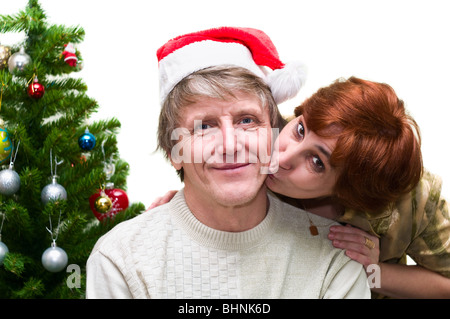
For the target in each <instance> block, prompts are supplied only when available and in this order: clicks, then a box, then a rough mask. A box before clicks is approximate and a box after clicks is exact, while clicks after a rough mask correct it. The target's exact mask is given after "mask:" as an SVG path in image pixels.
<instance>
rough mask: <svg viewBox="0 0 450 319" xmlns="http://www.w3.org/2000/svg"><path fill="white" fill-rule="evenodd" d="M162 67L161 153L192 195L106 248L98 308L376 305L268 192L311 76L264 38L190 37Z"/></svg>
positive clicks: (183, 194) (107, 240) (95, 258)
mask: <svg viewBox="0 0 450 319" xmlns="http://www.w3.org/2000/svg"><path fill="white" fill-rule="evenodd" d="M158 58H159V70H160V84H161V92H160V93H161V102H162V109H161V115H160V123H159V129H158V143H159V144H158V145H159V148H160V149H162V150H163V151H164V153H165V154H166V156H167V158H168V159H169V160H170V161H171V163H172V165H173V166H174V167H175V169H176V170H177V172H178V174H179V175H180V178H181V179H182V180H183V181H184V189H183V190H181V191H179V192H178V193H177V194H176V195H175V197H174V198H173V199H172V200H171V201H170V202H169V203H167V204H165V205H162V206H159V207H157V208H155V209H153V210H151V211H150V212H148V213H146V214H142V215H140V216H138V217H136V218H134V219H132V220H130V221H126V222H123V223H121V224H119V225H118V226H116V227H115V228H114V229H113V230H111V231H110V232H109V233H108V234H106V235H105V236H103V237H102V238H101V239H100V240H99V242H98V243H97V245H96V246H95V248H94V250H93V251H92V254H91V256H90V258H89V260H88V264H87V270H88V273H87V297H88V298H369V297H370V292H369V288H368V284H367V278H366V274H365V271H364V269H363V268H362V266H361V265H360V264H358V263H356V262H354V261H351V260H350V259H349V258H348V257H346V256H345V254H344V252H343V251H342V250H338V249H335V248H333V247H332V245H331V243H330V242H329V240H328V239H327V238H326V237H325V235H324V236H322V235H317V234H313V233H310V231H309V228H308V227H309V221H308V215H307V213H306V212H305V211H303V210H299V209H297V208H294V207H292V206H290V205H288V204H286V203H283V202H281V201H280V200H279V199H277V198H276V197H274V196H272V195H271V194H268V193H267V190H266V188H265V186H264V180H265V177H266V175H265V174H264V172H265V168H266V167H267V166H268V165H269V161H268V155H267V154H269V155H270V152H271V145H272V128H279V127H281V126H282V118H281V116H280V114H279V112H278V109H277V105H276V103H277V102H281V101H283V100H285V99H287V98H290V97H292V96H293V95H295V94H296V92H297V91H298V89H299V86H300V84H301V82H302V81H301V79H299V78H298V77H299V75H300V74H301V72H299V71H297V70H296V69H294V71H292V70H290V71H288V70H287V69H288V66H286V67H285V65H284V64H283V63H281V61H280V60H279V59H278V54H277V52H276V50H275V48H274V46H273V44H272V42H271V41H270V39H269V38H268V37H267V35H265V34H264V33H263V32H261V31H259V30H255V29H244V28H228V27H225V28H218V29H211V30H206V31H201V32H196V33H191V34H187V35H183V36H180V37H178V38H175V39H172V40H170V41H169V42H168V43H166V44H165V45H164V46H163V47H161V48H160V50H158ZM265 68H270V69H272V70H275V71H268V70H265ZM292 83H293V84H292ZM274 98H275V99H274ZM309 218H311V219H313V221H314V224H315V225H318V227H323V228H328V227H329V226H330V225H331V224H333V222H332V221H330V220H327V219H324V218H321V217H319V216H313V215H311V216H309ZM322 233H323V234H326V233H327V232H325V231H323V232H320V234H322Z"/></svg>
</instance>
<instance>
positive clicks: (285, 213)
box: [272, 196, 339, 241]
mask: <svg viewBox="0 0 450 319" xmlns="http://www.w3.org/2000/svg"><path fill="white" fill-rule="evenodd" d="M272 201H273V202H274V203H276V209H277V210H278V214H279V215H280V217H281V220H282V221H283V225H285V227H289V228H292V229H294V230H295V232H296V233H297V234H298V235H299V236H301V237H307V238H311V236H312V237H315V239H318V238H322V239H326V240H327V241H328V238H327V236H328V233H329V229H330V227H331V226H332V225H339V224H338V223H337V222H336V221H334V220H332V219H328V218H324V217H321V216H318V215H315V214H313V213H308V212H306V211H305V210H303V209H300V208H298V207H295V206H292V205H290V204H288V203H285V202H283V201H282V200H280V199H279V198H277V197H276V196H272ZM311 226H314V227H316V228H317V230H318V234H319V236H317V237H318V238H317V237H316V236H313V235H312V234H311V230H310V227H311Z"/></svg>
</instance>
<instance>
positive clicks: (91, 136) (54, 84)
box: [0, 0, 144, 298]
mask: <svg viewBox="0 0 450 319" xmlns="http://www.w3.org/2000/svg"><path fill="white" fill-rule="evenodd" d="M7 32H22V33H24V34H25V39H24V41H23V42H21V43H17V44H15V45H11V46H10V47H7V46H4V45H2V44H1V42H0V81H1V96H0V103H1V104H0V135H1V139H0V161H1V162H0V164H1V165H3V167H1V171H0V236H1V237H0V298H83V297H84V292H85V279H86V275H85V265H86V261H87V258H88V257H89V254H90V252H91V250H92V248H93V246H94V245H95V243H96V241H97V240H98V238H99V237H100V236H101V235H103V234H104V233H105V232H107V231H108V230H109V229H111V228H112V227H114V225H116V224H117V223H119V222H121V221H123V220H126V219H129V218H132V217H134V216H136V215H137V214H139V213H141V212H142V211H143V210H144V206H143V204H141V203H135V204H129V203H128V198H127V197H126V193H125V192H124V189H125V187H126V177H127V175H128V170H129V168H128V164H127V163H125V162H124V161H123V160H121V159H120V157H119V151H118V148H117V139H116V135H117V134H118V130H119V129H120V122H119V121H118V120H117V119H115V118H112V119H108V120H102V121H97V122H92V121H91V122H92V123H90V121H89V118H90V115H91V114H92V113H93V112H96V110H97V109H98V107H99V106H98V104H97V102H96V101H95V100H93V99H92V98H90V97H88V96H87V94H86V91H87V86H86V84H85V83H84V82H83V81H82V80H81V79H79V78H76V77H75V76H74V74H76V72H77V71H79V70H80V69H81V66H82V58H81V54H80V52H78V50H77V49H76V44H77V43H80V42H82V41H83V38H84V30H83V29H82V28H81V27H79V26H77V27H65V26H61V25H50V24H49V23H48V22H47V17H46V14H45V12H44V10H43V9H42V8H41V6H40V4H39V3H38V1H37V0H30V1H29V2H28V6H27V7H26V8H25V9H24V10H23V11H20V12H19V13H17V14H15V15H1V16H0V40H1V34H4V33H7Z"/></svg>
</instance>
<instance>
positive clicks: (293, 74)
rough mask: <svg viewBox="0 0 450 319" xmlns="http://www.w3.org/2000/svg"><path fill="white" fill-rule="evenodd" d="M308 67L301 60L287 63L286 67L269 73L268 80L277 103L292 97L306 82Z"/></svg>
mask: <svg viewBox="0 0 450 319" xmlns="http://www.w3.org/2000/svg"><path fill="white" fill-rule="evenodd" d="M306 77H307V68H306V66H305V65H304V64H303V63H302V62H300V61H293V62H289V63H286V64H285V66H284V68H282V69H276V70H274V71H273V72H271V73H269V75H268V76H267V79H266V82H267V84H268V85H269V87H270V90H271V91H272V95H273V97H274V99H275V102H277V104H280V103H283V102H285V101H287V100H289V99H292V98H293V97H295V96H296V95H297V93H298V92H299V91H300V89H301V88H302V87H303V85H304V84H305V81H306Z"/></svg>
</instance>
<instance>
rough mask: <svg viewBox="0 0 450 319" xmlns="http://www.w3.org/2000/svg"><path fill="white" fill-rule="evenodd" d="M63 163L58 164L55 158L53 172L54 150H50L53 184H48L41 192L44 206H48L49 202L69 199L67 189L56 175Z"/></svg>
mask: <svg viewBox="0 0 450 319" xmlns="http://www.w3.org/2000/svg"><path fill="white" fill-rule="evenodd" d="M62 163H63V161H60V162H58V161H57V160H56V156H55V171H54V172H53V158H52V150H50V170H51V174H52V183H51V184H48V185H47V186H45V187H44V188H43V189H42V192H41V201H42V203H43V204H44V205H46V204H47V203H48V202H49V201H55V200H59V199H62V200H66V199H67V192H66V189H65V188H64V187H63V186H61V185H60V184H58V181H57V178H58V176H57V175H56V169H57V166H58V165H61V164H62Z"/></svg>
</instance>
